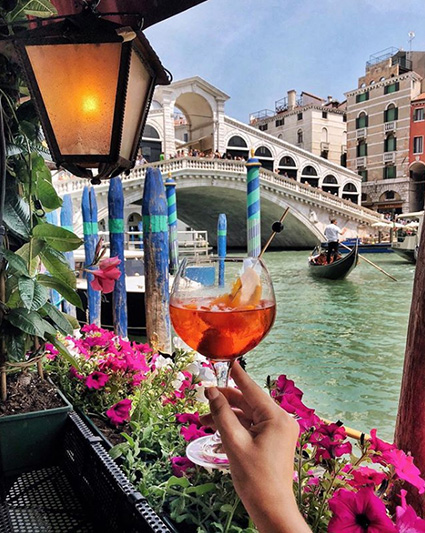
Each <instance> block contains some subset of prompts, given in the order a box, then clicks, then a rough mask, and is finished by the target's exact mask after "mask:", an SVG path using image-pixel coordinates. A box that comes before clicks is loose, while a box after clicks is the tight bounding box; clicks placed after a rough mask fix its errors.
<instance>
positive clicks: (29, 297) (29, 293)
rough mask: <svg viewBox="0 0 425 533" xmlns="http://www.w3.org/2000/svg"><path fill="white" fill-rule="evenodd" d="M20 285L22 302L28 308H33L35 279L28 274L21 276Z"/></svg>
mask: <svg viewBox="0 0 425 533" xmlns="http://www.w3.org/2000/svg"><path fill="white" fill-rule="evenodd" d="M18 287H19V294H20V296H21V300H22V303H23V304H24V306H25V307H26V308H27V309H31V307H32V302H33V300H34V290H35V281H34V280H33V279H32V278H30V277H28V276H20V277H19V279H18Z"/></svg>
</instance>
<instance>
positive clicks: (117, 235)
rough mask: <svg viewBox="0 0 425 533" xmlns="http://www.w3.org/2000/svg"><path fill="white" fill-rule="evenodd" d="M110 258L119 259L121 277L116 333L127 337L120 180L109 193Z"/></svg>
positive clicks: (114, 304) (114, 307)
mask: <svg viewBox="0 0 425 533" xmlns="http://www.w3.org/2000/svg"><path fill="white" fill-rule="evenodd" d="M108 209H109V242H110V257H118V259H121V263H120V264H119V265H118V268H119V269H120V271H121V276H120V277H119V278H118V279H117V280H116V282H115V287H114V292H113V296H112V317H113V324H114V331H115V333H116V334H117V335H119V336H120V337H127V327H128V318H127V291H126V288H125V263H124V193H123V189H122V183H121V180H120V178H112V179H111V181H110V182H109V192H108Z"/></svg>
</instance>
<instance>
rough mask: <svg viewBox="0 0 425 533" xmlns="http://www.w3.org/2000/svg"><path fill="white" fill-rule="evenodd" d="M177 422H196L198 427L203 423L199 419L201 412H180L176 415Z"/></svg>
mask: <svg viewBox="0 0 425 533" xmlns="http://www.w3.org/2000/svg"><path fill="white" fill-rule="evenodd" d="M176 419H177V422H178V423H179V424H187V423H189V424H195V425H196V426H197V427H199V428H200V427H201V426H202V423H201V421H200V419H199V413H197V412H196V413H180V414H177V415H176Z"/></svg>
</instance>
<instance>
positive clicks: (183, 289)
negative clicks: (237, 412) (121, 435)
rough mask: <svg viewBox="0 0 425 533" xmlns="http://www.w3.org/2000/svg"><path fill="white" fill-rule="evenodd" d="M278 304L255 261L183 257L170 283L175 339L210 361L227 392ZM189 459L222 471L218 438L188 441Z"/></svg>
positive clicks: (224, 462)
mask: <svg viewBox="0 0 425 533" xmlns="http://www.w3.org/2000/svg"><path fill="white" fill-rule="evenodd" d="M275 315H276V299H275V295H274V291H273V285H272V282H271V278H270V274H269V272H268V270H267V268H266V265H265V264H264V261H263V260H262V259H259V258H252V257H226V258H219V257H214V258H211V257H209V258H205V259H199V258H184V259H183V261H182V262H181V264H180V267H179V270H178V272H177V274H176V277H175V279H174V284H173V287H172V290H171V296H170V316H171V322H172V324H173V327H174V330H175V332H176V333H177V335H178V336H179V337H180V338H181V339H182V340H183V341H184V342H185V343H186V344H187V345H188V346H190V347H191V348H193V349H194V350H196V351H197V352H199V353H200V354H202V355H204V356H205V357H207V358H208V359H210V361H211V363H212V366H213V369H214V371H215V374H216V377H217V385H218V386H219V387H227V384H228V379H229V372H230V368H231V365H232V363H233V362H234V361H235V360H236V359H237V358H238V357H240V356H242V355H244V354H246V353H247V352H249V351H250V350H252V349H253V348H255V347H256V346H257V345H258V344H259V343H260V342H261V340H262V339H263V338H264V337H265V336H266V335H267V333H268V332H269V331H270V329H271V327H272V325H273V322H274V319H275ZM186 453H187V456H188V457H189V459H191V461H193V462H194V463H196V464H199V465H202V466H206V467H208V468H226V467H227V466H228V460H227V457H226V454H225V453H224V450H223V447H222V444H221V440H220V438H219V434H218V433H215V434H214V435H212V436H207V437H201V438H200V439H197V440H195V441H193V442H191V443H190V444H189V446H188V448H187V451H186Z"/></svg>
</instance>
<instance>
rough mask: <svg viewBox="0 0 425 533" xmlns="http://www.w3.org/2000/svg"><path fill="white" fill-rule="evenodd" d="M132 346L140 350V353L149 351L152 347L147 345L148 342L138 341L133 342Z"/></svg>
mask: <svg viewBox="0 0 425 533" xmlns="http://www.w3.org/2000/svg"><path fill="white" fill-rule="evenodd" d="M134 348H135V349H136V350H139V352H142V353H150V352H151V351H152V348H151V347H150V346H149V344H147V343H146V344H143V343H141V344H138V343H136V342H135V343H134Z"/></svg>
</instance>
